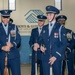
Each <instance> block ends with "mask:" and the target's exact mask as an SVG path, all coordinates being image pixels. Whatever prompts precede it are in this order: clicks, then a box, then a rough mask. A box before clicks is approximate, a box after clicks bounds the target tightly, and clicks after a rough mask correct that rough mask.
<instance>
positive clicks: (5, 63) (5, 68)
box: [4, 53, 9, 75]
mask: <svg viewBox="0 0 75 75" xmlns="http://www.w3.org/2000/svg"><path fill="white" fill-rule="evenodd" d="M7 62H8V57H7V53H6V56H5V60H4V66H5V67H4V75H9V71H8V67H7Z"/></svg>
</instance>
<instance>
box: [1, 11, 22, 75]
mask: <svg viewBox="0 0 75 75" xmlns="http://www.w3.org/2000/svg"><path fill="white" fill-rule="evenodd" d="M11 12H12V11H11V10H1V11H0V13H1V21H2V22H1V23H0V70H1V75H4V67H5V65H4V62H5V56H6V55H7V58H8V60H7V61H8V62H7V67H9V68H10V69H11V73H12V75H21V73H20V54H19V50H18V48H17V47H18V46H20V43H21V37H20V34H19V31H18V28H17V26H16V25H15V24H11V23H9V20H10V13H11Z"/></svg>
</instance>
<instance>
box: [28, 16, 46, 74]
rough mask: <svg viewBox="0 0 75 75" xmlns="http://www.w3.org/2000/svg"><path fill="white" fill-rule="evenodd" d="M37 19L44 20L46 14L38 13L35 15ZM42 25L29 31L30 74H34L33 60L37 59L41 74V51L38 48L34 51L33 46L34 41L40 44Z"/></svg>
mask: <svg viewBox="0 0 75 75" xmlns="http://www.w3.org/2000/svg"><path fill="white" fill-rule="evenodd" d="M37 18H38V21H40V22H42V21H44V20H46V19H47V18H46V16H44V15H38V16H37ZM42 28H43V26H39V25H38V27H37V28H34V29H32V32H31V37H30V41H29V44H30V47H31V48H32V68H31V75H35V62H36V61H35V60H36V59H37V64H40V75H43V72H42V63H41V59H42V58H41V54H42V52H41V51H40V48H38V49H37V51H34V49H33V47H34V44H35V43H38V44H39V46H40V45H41V41H42V40H41V31H42ZM35 54H37V58H35Z"/></svg>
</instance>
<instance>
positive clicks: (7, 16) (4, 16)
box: [2, 16, 10, 18]
mask: <svg viewBox="0 0 75 75" xmlns="http://www.w3.org/2000/svg"><path fill="white" fill-rule="evenodd" d="M2 17H4V18H9V17H10V16H2Z"/></svg>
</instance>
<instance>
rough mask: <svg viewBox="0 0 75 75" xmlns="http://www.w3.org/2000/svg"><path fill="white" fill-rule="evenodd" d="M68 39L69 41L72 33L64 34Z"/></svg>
mask: <svg viewBox="0 0 75 75" xmlns="http://www.w3.org/2000/svg"><path fill="white" fill-rule="evenodd" d="M66 36H67V39H68V41H70V40H71V39H72V34H71V33H67V34H66Z"/></svg>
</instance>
